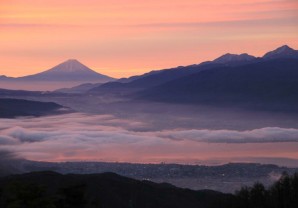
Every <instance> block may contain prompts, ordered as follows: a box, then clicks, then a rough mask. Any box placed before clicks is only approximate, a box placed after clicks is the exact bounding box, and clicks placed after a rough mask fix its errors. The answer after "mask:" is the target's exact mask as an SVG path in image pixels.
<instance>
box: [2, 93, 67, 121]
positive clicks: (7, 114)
mask: <svg viewBox="0 0 298 208" xmlns="http://www.w3.org/2000/svg"><path fill="white" fill-rule="evenodd" d="M61 110H63V111H61ZM62 112H64V113H65V112H70V109H67V108H64V107H63V106H61V105H58V104H56V103H53V102H37V101H29V100H22V99H8V98H0V118H14V117H18V116H43V115H51V114H60V113H62Z"/></svg>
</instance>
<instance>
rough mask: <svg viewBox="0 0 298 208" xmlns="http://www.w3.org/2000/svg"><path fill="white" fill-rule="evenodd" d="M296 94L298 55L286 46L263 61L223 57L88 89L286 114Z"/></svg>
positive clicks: (136, 96) (135, 96)
mask: <svg viewBox="0 0 298 208" xmlns="http://www.w3.org/2000/svg"><path fill="white" fill-rule="evenodd" d="M297 92H298V51H297V50H294V49H292V48H290V47H289V46H286V45H285V46H282V47H279V48H277V49H276V50H273V51H270V52H268V53H266V54H265V55H264V56H263V57H254V56H251V55H248V54H240V55H236V54H225V55H223V56H221V57H219V58H217V59H215V60H213V61H208V62H203V63H201V64H197V65H190V66H185V67H178V68H173V69H167V70H160V71H152V72H150V73H146V74H144V75H141V76H135V77H132V78H128V79H120V80H117V81H116V82H109V83H106V84H102V85H100V86H97V87H95V88H92V89H90V90H89V93H95V94H96V93H106V94H107V93H114V94H115V95H125V96H131V97H132V98H133V99H137V100H140V99H141V100H147V101H149V100H151V101H158V102H174V103H206V104H212V103H213V104H219V103H220V104H227V105H231V104H236V105H238V104H240V103H241V104H243V105H250V104H253V105H260V106H262V107H263V106H264V105H267V104H268V103H270V105H271V107H272V104H273V105H274V106H275V107H276V108H288V107H290V106H291V107H290V108H289V110H292V108H295V109H296V108H297V107H295V106H296V104H298V96H297V95H298V94H297ZM275 107H273V108H275ZM297 110H298V109H297Z"/></svg>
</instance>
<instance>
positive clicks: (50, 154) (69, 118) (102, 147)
mask: <svg viewBox="0 0 298 208" xmlns="http://www.w3.org/2000/svg"><path fill="white" fill-rule="evenodd" d="M146 128H147V124H145V123H143V122H139V121H134V120H127V119H119V118H116V117H114V116H111V115H86V114H81V113H73V114H68V115H59V116H49V117H41V118H19V119H1V122H0V145H1V148H2V149H3V150H5V151H10V152H11V151H12V152H14V153H16V154H18V155H20V156H22V157H25V158H27V159H33V160H48V161H65V160H108V161H134V162H140V161H142V160H144V159H146V160H147V161H159V160H161V159H171V158H174V159H175V158H176V159H180V160H183V161H187V160H193V159H194V158H199V159H202V158H208V157H213V158H215V157H217V158H219V157H233V156H235V155H236V154H242V155H240V156H243V157H247V156H250V154H254V153H252V152H253V151H255V150H256V149H258V152H257V154H258V156H266V157H270V156H271V155H272V156H273V155H274V154H275V152H274V151H281V152H280V155H279V156H284V157H292V158H295V157H296V156H297V155H296V154H297V153H296V152H297V150H298V149H297V147H298V129H286V128H278V127H267V128H261V129H253V130H247V131H236V130H208V129H201V130H198V129H193V130H187V129H184V130H164V131H144V129H146ZM148 129H152V128H151V127H150V128H148ZM235 145H238V146H236V149H235ZM286 146H287V147H286ZM288 146H290V147H289V148H288ZM264 147H266V149H264V150H263V149H262V148H264ZM283 147H284V148H285V149H284V150H287V151H283V149H282V148H283ZM241 148H243V149H244V150H245V152H247V154H246V153H245V154H244V153H242V152H241ZM239 152H240V153H239ZM221 154H222V155H221ZM234 154H235V155H234ZM287 154H288V155H287ZM139 160H140V161H139Z"/></svg>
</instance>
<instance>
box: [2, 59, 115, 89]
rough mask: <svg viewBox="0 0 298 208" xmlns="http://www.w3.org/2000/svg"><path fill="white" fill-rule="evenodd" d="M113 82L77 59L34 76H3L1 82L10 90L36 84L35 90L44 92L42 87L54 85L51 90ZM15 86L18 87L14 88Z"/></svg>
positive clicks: (110, 78) (3, 86)
mask: <svg viewBox="0 0 298 208" xmlns="http://www.w3.org/2000/svg"><path fill="white" fill-rule="evenodd" d="M113 80H115V79H114V78H112V77H109V76H106V75H103V74H100V73H97V72H95V71H93V70H92V69H90V68H88V67H87V66H85V65H83V64H82V63H80V62H79V61H77V60H75V59H69V60H67V61H65V62H63V63H61V64H59V65H57V66H55V67H53V68H51V69H49V70H46V71H43V72H41V73H37V74H33V75H28V76H24V77H17V78H12V77H6V76H3V75H2V76H0V81H1V82H2V83H3V82H5V84H6V85H7V86H9V87H8V88H10V89H28V87H27V86H29V85H34V83H35V87H36V89H35V90H38V89H41V90H44V89H43V88H42V86H46V85H48V86H49V87H50V86H51V85H53V86H52V88H51V87H50V88H49V89H55V86H57V87H56V89H57V88H59V87H63V86H64V87H69V86H75V85H78V84H83V83H88V82H90V83H105V82H109V81H113ZM52 83H54V84H52ZM0 84H1V83H0ZM5 84H3V85H0V87H2V88H6V87H5V86H6V85H5ZM13 85H15V86H16V87H13ZM22 86H23V88H22ZM31 88H32V87H31ZM31 88H30V89H31ZM45 88H46V87H45Z"/></svg>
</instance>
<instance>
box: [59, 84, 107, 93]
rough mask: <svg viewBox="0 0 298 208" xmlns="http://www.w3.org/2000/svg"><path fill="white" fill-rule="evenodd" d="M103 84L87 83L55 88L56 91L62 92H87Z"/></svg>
mask: <svg viewBox="0 0 298 208" xmlns="http://www.w3.org/2000/svg"><path fill="white" fill-rule="evenodd" d="M100 85H102V83H94V84H92V83H85V84H81V85H78V86H75V87H71V88H61V89H58V90H55V91H54V92H61V93H85V92H87V91H89V90H91V89H93V88H95V87H98V86H100Z"/></svg>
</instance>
